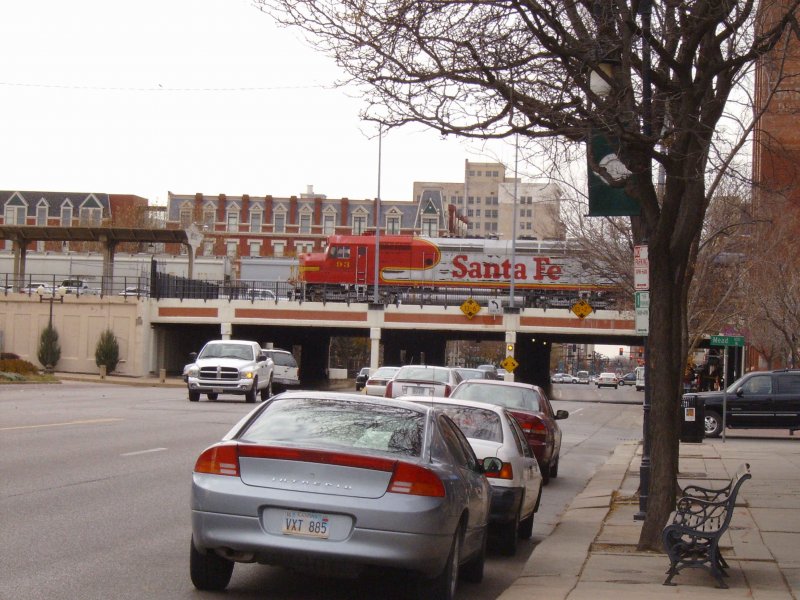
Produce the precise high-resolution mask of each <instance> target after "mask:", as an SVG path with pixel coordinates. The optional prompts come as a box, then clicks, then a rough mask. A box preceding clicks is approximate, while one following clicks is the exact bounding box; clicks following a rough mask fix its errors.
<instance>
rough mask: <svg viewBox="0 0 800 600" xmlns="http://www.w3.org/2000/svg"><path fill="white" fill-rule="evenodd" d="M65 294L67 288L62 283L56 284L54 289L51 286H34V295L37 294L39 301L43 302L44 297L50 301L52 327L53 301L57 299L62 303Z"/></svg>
mask: <svg viewBox="0 0 800 600" xmlns="http://www.w3.org/2000/svg"><path fill="white" fill-rule="evenodd" d="M66 294H67V288H65V287H64V286H63V285H60V286H58V287H57V288H56V289H55V290H54V289H53V288H46V287H45V286H43V285H40V286H39V287H38V288H36V295H37V296H39V302H43V301H44V299H45V297H47V299H48V300H49V301H50V320H49V321H48V323H49V324H50V328H51V329H52V328H53V301H55V300H56V299H58V301H59V302H61V303H62V304H63V303H64V296H65V295H66Z"/></svg>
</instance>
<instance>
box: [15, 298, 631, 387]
mask: <svg viewBox="0 0 800 600" xmlns="http://www.w3.org/2000/svg"><path fill="white" fill-rule="evenodd" d="M51 309H52V312H50V310H51ZM49 314H52V319H53V324H54V326H55V328H56V330H57V331H58V332H59V337H60V341H61V346H62V358H61V361H60V362H59V364H58V369H59V370H62V371H68V372H96V370H97V367H96V366H95V364H94V348H95V345H96V342H97V338H98V337H99V334H100V332H101V331H102V330H103V329H105V328H106V327H110V328H111V329H112V330H113V331H114V332H115V334H116V336H117V339H118V340H119V342H120V353H121V356H122V358H123V362H122V363H121V364H120V366H119V368H118V372H119V373H120V374H123V375H130V376H134V377H142V376H147V375H148V374H157V373H159V371H160V370H161V369H165V370H166V371H167V372H168V373H180V372H181V370H182V367H183V365H184V364H185V363H186V362H187V357H188V354H189V352H192V351H197V350H198V349H199V348H200V347H201V346H202V345H203V343H205V342H206V341H208V340H210V339H219V338H220V337H231V338H242V339H253V340H256V341H258V342H261V343H267V342H272V343H274V345H275V346H276V347H289V348H291V347H294V346H300V348H301V352H302V364H301V372H302V377H303V379H304V380H305V381H309V380H313V379H317V378H322V377H325V375H326V367H327V365H328V355H327V353H328V348H329V341H330V339H331V337H334V336H354V337H362V338H368V339H369V340H370V349H371V366H372V367H377V365H378V358H379V356H380V350H381V345H382V346H383V357H384V362H385V363H386V364H403V363H410V362H422V361H425V362H427V363H429V364H444V362H445V346H446V344H447V341H448V340H456V339H474V340H476V341H481V340H497V341H506V342H513V343H514V344H515V358H516V360H517V361H518V363H519V367H518V368H517V370H516V372H515V378H516V379H517V380H519V381H527V382H534V383H543V382H546V381H548V375H549V362H550V360H549V359H550V348H551V346H552V344H553V343H554V342H561V343H595V344H619V345H637V344H639V343H640V342H641V338H640V337H638V336H636V333H635V329H634V317H633V314H632V313H631V312H619V311H610V310H599V311H595V312H592V313H591V314H590V315H588V316H587V317H585V318H583V319H581V318H578V317H577V316H575V315H574V314H573V313H572V312H570V311H569V310H568V309H566V308H559V309H543V308H522V309H509V308H505V310H504V311H503V312H500V313H498V314H489V313H488V311H487V308H486V307H482V309H481V310H480V311H479V312H478V313H477V314H475V315H474V316H472V318H470V317H468V316H467V315H465V314H464V313H463V312H462V311H461V310H459V308H458V307H454V306H449V307H444V306H431V305H411V304H387V305H383V304H365V303H351V304H347V303H344V302H343V303H334V302H327V303H322V302H307V301H306V302H300V301H295V300H285V299H280V300H249V299H231V300H228V299H182V300H181V299H176V298H162V299H159V300H157V299H154V298H135V297H119V296H103V297H100V296H80V297H74V296H71V295H68V296H66V297H65V298H64V299H63V302H61V301H57V302H54V303H52V304H51V303H50V302H49V300H48V299H47V298H44V299H40V298H37V297H36V296H35V295H34V296H32V297H31V296H27V295H25V294H20V293H18V292H6V293H4V294H0V349H2V350H4V351H7V352H15V353H17V354H19V355H21V356H22V358H25V359H27V360H30V361H31V362H33V363H34V364H36V363H37V361H36V350H37V347H38V339H39V335H40V332H41V330H42V329H43V328H44V327H45V326H46V325H47V322H48V318H50V317H49Z"/></svg>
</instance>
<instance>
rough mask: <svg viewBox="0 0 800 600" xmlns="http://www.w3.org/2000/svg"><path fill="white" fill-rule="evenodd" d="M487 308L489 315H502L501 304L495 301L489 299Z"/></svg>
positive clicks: (494, 299)
mask: <svg viewBox="0 0 800 600" xmlns="http://www.w3.org/2000/svg"><path fill="white" fill-rule="evenodd" d="M487 308H488V309H489V314H490V315H502V314H503V303H502V302H501V301H500V300H498V299H496V298H490V299H489V302H488V304H487Z"/></svg>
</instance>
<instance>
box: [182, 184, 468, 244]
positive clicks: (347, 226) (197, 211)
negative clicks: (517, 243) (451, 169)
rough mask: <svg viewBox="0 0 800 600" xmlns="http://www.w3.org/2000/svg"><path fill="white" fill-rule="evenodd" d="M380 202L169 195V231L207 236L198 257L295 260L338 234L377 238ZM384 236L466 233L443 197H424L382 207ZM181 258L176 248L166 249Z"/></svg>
mask: <svg viewBox="0 0 800 600" xmlns="http://www.w3.org/2000/svg"><path fill="white" fill-rule="evenodd" d="M377 209H378V201H377V200H353V199H350V198H328V197H327V196H325V195H324V194H317V193H314V191H313V189H312V188H311V187H309V188H308V191H307V192H306V193H304V194H301V195H299V196H290V197H288V198H283V197H274V196H269V195H265V196H250V195H248V194H243V195H241V196H228V195H226V194H219V195H208V194H201V193H198V194H190V195H187V194H173V193H172V192H169V193H168V200H167V216H166V220H167V227H168V228H175V229H178V228H180V229H185V228H187V227H189V226H190V225H192V224H196V225H197V226H198V227H200V229H201V230H202V232H203V236H204V239H203V242H202V245H201V246H200V249H199V251H198V255H199V256H228V257H230V258H232V259H234V260H236V259H237V258H240V257H253V256H271V257H286V256H296V255H297V254H298V253H302V252H310V251H320V250H322V249H323V248H324V247H325V242H326V240H327V238H328V236H330V235H334V234H362V233H369V232H374V231H375V227H376V220H377V214H378V210H377ZM380 229H381V233H382V234H417V235H419V234H423V235H429V236H435V237H448V236H456V235H460V234H463V233H465V232H466V224H465V223H464V221H463V220H462V219H458V218H457V217H456V211H455V209H454V208H453V207H449V206H447V204H446V203H445V202H444V200H443V198H442V196H441V194H436V193H431V194H426V195H425V197H424V199H422V201H421V202H398V201H385V200H384V201H381V202H380ZM166 250H167V252H173V253H177V252H179V251H180V249H178V248H167V249H166Z"/></svg>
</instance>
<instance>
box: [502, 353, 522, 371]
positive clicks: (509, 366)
mask: <svg viewBox="0 0 800 600" xmlns="http://www.w3.org/2000/svg"><path fill="white" fill-rule="evenodd" d="M500 366H501V367H503V368H504V369H505V370H506V371H508V372H509V373H513V372H514V369H516V368H517V367H518V366H519V363H518V362H517V361H516V360H515V359H514V357H513V356H506V357H505V358H504V359H503V360H502V361H501V362H500Z"/></svg>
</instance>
